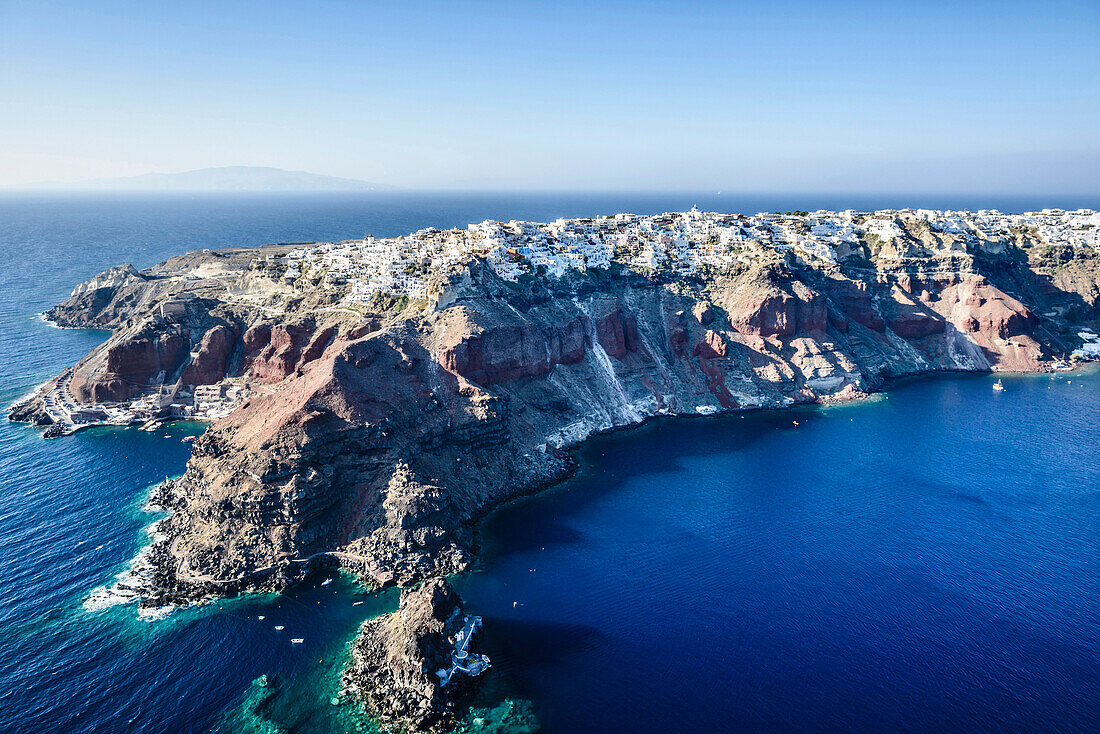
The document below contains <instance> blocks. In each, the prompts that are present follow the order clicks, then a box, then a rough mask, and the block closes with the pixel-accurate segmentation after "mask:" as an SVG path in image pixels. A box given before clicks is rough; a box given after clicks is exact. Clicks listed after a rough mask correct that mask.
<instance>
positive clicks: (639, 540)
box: [0, 194, 1100, 732]
mask: <svg viewBox="0 0 1100 734" xmlns="http://www.w3.org/2000/svg"><path fill="white" fill-rule="evenodd" d="M692 203H699V205H700V206H701V207H703V208H720V209H724V210H731V211H738V210H742V211H757V210H759V209H769V210H770V209H781V210H786V209H794V208H811V209H812V208H816V207H817V206H828V207H846V206H849V205H850V206H854V207H857V208H876V207H879V206H885V205H891V204H897V203H899V202H892V201H885V200H879V201H876V200H873V199H869V198H865V199H864V200H863V201H859V200H851V199H847V200H844V199H840V198H837V199H836V200H832V201H830V200H825V199H820V198H819V199H816V200H809V201H807V200H806V199H805V198H798V197H791V198H790V200H788V201H782V200H778V199H776V198H774V197H773V198H771V199H768V198H767V197H760V198H758V199H756V200H748V199H742V200H732V199H730V198H728V197H726V198H724V199H716V198H713V197H712V198H710V199H707V198H705V197H699V196H691V195H673V196H667V195H645V196H639V195H600V196H592V195H558V194H550V195H538V196H532V195H519V194H515V195H477V196H474V195H419V194H416V195H414V194H394V195H369V196H363V195H356V196H345V195H337V196H304V197H302V196H296V197H287V196H237V197H186V196H147V197H117V196H116V197H96V196H78V197H59V196H44V195H39V196H14V195H13V196H3V197H0V225H2V226H0V252H3V253H4V254H5V256H6V263H5V267H4V268H2V269H0V343H2V346H3V347H4V349H3V354H4V359H3V360H2V361H0V400H2V401H3V402H4V404H5V405H7V404H10V403H11V402H12V401H14V400H15V399H16V398H17V397H18V396H20V395H23V394H25V393H26V392H28V391H29V390H30V389H32V388H33V387H34V386H35V385H37V384H39V383H41V382H42V381H44V380H45V379H47V378H48V377H50V376H51V375H53V374H56V373H57V372H59V371H60V370H61V369H62V368H64V367H65V366H67V365H69V364H72V363H73V362H75V361H76V360H77V359H79V357H80V356H82V355H83V354H84V353H86V351H87V350H88V349H90V348H91V347H92V346H94V345H95V344H96V343H98V342H99V341H101V340H102V339H103V338H104V337H105V335H104V334H103V333H100V332H82V331H61V330H57V329H53V328H52V327H49V326H48V325H46V324H44V323H43V322H42V321H41V320H39V319H37V318H36V316H35V315H36V314H37V313H39V312H41V311H43V310H45V309H46V308H49V307H50V306H52V305H53V304H54V303H56V302H57V301H59V300H61V299H63V298H64V297H65V296H66V295H67V293H68V291H69V289H70V288H71V287H72V286H73V285H74V284H75V283H76V282H78V281H80V280H82V279H84V278H87V277H89V276H91V275H93V274H95V273H96V272H99V271H101V270H103V269H105V268H107V267H109V266H111V265H115V264H118V263H120V262H132V263H134V264H135V265H137V266H139V267H141V266H145V265H149V264H152V263H154V262H157V261H159V260H162V259H164V258H166V257H168V256H170V255H172V254H176V253H179V252H182V251H184V250H187V249H194V248H198V247H218V246H227V245H232V244H261V243H263V242H267V241H300V240H310V239H329V238H346V237H352V236H358V235H360V234H362V233H363V232H366V231H370V232H373V233H374V234H378V235H396V234H400V233H402V232H407V231H411V230H415V229H418V228H420V227H424V226H429V225H432V226H453V225H462V224H465V223H466V222H468V221H478V220H481V219H484V218H486V217H497V218H505V219H507V218H511V217H521V218H531V219H541V220H546V219H553V218H556V217H557V216H574V215H586V214H593V213H600V212H613V211H618V210H634V211H659V210H665V209H681V208H687V207H690V206H691V204H692ZM916 203H918V204H923V205H927V206H945V205H954V206H960V205H962V206H999V207H1001V208H1003V209H1012V208H1017V209H1018V208H1037V207H1041V206H1049V205H1052V204H1058V203H1064V204H1067V205H1077V204H1082V205H1087V204H1089V202H1041V201H1037V202H1016V203H1014V202H997V201H977V202H937V201H917V202H916ZM1068 380H1069V381H1072V385H1071V384H1069V382H1068V381H1066V380H1060V381H1053V382H1051V381H1049V378H1045V377H1030V378H1010V379H1007V380H1006V384H1007V385H1008V387H1009V389H1008V390H1007V391H1006V392H1005V393H1004V394H1001V395H995V394H993V393H992V391H991V390H990V389H989V382H990V380H989V379H987V378H985V377H959V378H950V379H944V380H933V381H928V382H921V383H915V384H911V385H907V386H903V387H901V388H899V389H898V390H896V391H895V392H893V393H892V394H891V395H890V398H889V399H888V400H881V401H878V402H874V403H870V404H867V405H861V406H851V407H845V408H838V409H832V410H827V411H809V412H805V413H804V414H802V415H800V416H799V417H798V420H799V423H800V424H801V425H800V426H799V427H798V428H797V429H796V428H794V427H793V426H792V425H790V418H791V414H760V415H755V416H749V417H746V418H745V419H740V418H736V419H714V420H702V419H700V420H690V421H682V422H665V423H663V424H655V425H653V426H651V427H647V428H644V429H641V430H640V431H637V432H634V433H631V434H623V435H620V436H614V437H609V438H604V439H600V440H598V441H597V442H595V443H594V444H593V445H592V447H590V448H589V449H588V450H586V452H585V456H586V467H587V468H586V470H585V472H584V473H583V474H582V476H580V477H578V478H577V479H576V480H574V481H573V482H571V483H569V484H568V485H567V486H566V487H563V488H561V489H559V490H555V491H553V492H551V493H548V494H546V495H544V496H541V497H539V498H535V499H533V500H530V501H525V502H522V503H519V504H517V505H515V506H513V507H510V508H508V509H506V510H505V511H502V512H501V513H499V514H498V515H497V516H495V517H494V519H493V520H492V521H491V522H490V523H489V524H488V525H487V528H486V533H485V546H486V552H485V555H484V557H483V563H482V565H481V568H480V570H479V571H478V572H477V573H474V574H471V575H468V576H466V577H463V578H461V579H459V580H457V581H456V583H458V584H459V585H460V586H461V587H462V591H463V594H464V595H465V596H466V598H467V601H468V604H469V606H470V607H471V608H472V610H473V611H475V612H477V613H481V614H484V615H485V616H486V619H487V621H488V623H489V624H488V640H487V644H488V645H489V647H490V648H491V649H490V653H491V654H492V656H493V658H494V665H495V668H494V670H495V674H496V675H497V676H498V678H497V679H495V680H494V686H500V687H501V690H506V691H507V692H508V693H511V694H514V695H516V696H520V697H523V698H528V699H531V700H532V701H533V702H534V706H535V709H536V711H537V713H538V714H539V716H540V718H542V720H543V721H544V722H545V723H546V726H547V730H548V731H552V732H571V731H608V730H625V731H638V732H644V731H669V730H674V731H679V730H718V731H724V730H761V729H763V730H792V729H794V730H811V731H813V730H818V731H824V730H830V731H841V730H843V731H851V730H872V729H903V730H904V729H908V730H914V731H917V730H929V729H945V728H946V729H955V730H960V729H967V730H988V731H992V730H997V729H1014V730H1059V731H1066V730H1080V731H1087V730H1094V729H1095V728H1096V724H1097V721H1098V718H1100V717H1098V709H1097V706H1098V704H1097V703H1096V701H1098V700H1100V698H1098V697H1097V696H1096V693H1097V692H1098V691H1097V687H1098V685H1100V683H1098V674H1097V670H1098V669H1100V665H1098V664H1097V663H1098V660H1097V658H1098V653H1097V651H1098V649H1100V643H1098V637H1100V632H1098V629H1100V608H1098V604H1100V602H1098V599H1100V594H1098V592H1100V588H1098V584H1100V582H1098V577H1097V573H1096V568H1095V563H1097V558H1098V555H1097V550H1098V548H1097V540H1096V538H1097V537H1098V536H1097V532H1096V531H1097V529H1098V528H1097V524H1098V523H1097V517H1098V515H1097V512H1098V511H1100V475H1098V473H1097V469H1096V440H1097V438H1098V436H1097V431H1096V420H1097V418H1098V417H1100V416H1098V389H1100V388H1098V378H1097V377H1095V376H1089V377H1086V378H1081V377H1078V376H1072V377H1070V378H1068ZM196 430H199V427H196V426H188V425H184V424H178V425H175V426H172V427H170V428H168V429H165V430H162V431H158V432H156V433H152V434H150V433H143V432H138V431H129V430H126V431H106V430H97V431H88V432H85V433H81V434H78V435H77V436H74V437H71V438H68V439H63V440H56V441H48V442H47V441H42V440H41V439H40V438H39V437H38V435H37V434H36V433H35V432H34V431H33V430H32V429H30V428H28V427H26V426H22V425H16V424H10V423H8V422H6V421H4V422H0V731H28V732H38V731H43V732H45V731H77V732H79V731H85V732H90V731H120V732H121V731H125V732H164V731H208V730H212V729H221V730H225V731H240V730H247V729H254V730H269V731H273V730H276V728H275V727H278V728H279V729H282V730H286V731H300V732H311V731H315V732H321V731H343V730H348V729H351V728H354V727H355V726H356V725H358V724H359V723H361V722H358V721H356V720H355V718H354V717H352V716H351V715H350V712H349V711H348V707H346V706H337V707H334V706H332V705H331V703H330V702H329V698H330V697H331V695H330V694H331V693H332V692H333V691H332V689H333V687H334V686H335V682H334V671H335V670H337V669H338V663H337V661H338V660H339V659H341V656H342V655H343V652H344V647H345V645H346V643H347V641H348V640H349V639H350V638H351V636H352V635H353V634H354V632H355V629H356V627H357V625H358V624H359V622H360V621H362V619H364V618H366V617H367V616H369V615H370V614H374V613H378V612H381V611H385V610H387V609H389V608H392V605H393V604H394V598H393V596H392V594H389V595H385V594H383V595H366V594H364V593H362V592H361V591H360V590H358V589H357V588H356V587H355V586H354V585H353V584H351V583H350V582H349V581H347V580H346V579H345V578H343V577H341V576H337V577H334V578H335V580H334V581H333V582H332V583H330V584H328V585H327V586H322V585H321V581H322V580H323V579H320V578H319V579H317V580H316V581H315V582H314V583H312V584H310V585H308V586H306V587H304V588H301V589H298V590H296V591H295V592H294V593H293V594H290V595H288V596H286V597H283V598H270V597H250V598H247V599H240V600H231V601H227V602H223V603H220V604H217V605H212V606H210V607H205V608H202V609H192V610H185V611H183V612H181V613H178V614H176V615H173V616H172V617H170V618H169V619H167V620H162V621H158V622H145V621H140V620H138V619H137V618H136V617H135V615H134V614H133V610H131V609H126V608H115V609H112V610H109V611H107V612H102V613H96V614H91V613H88V612H86V611H85V610H83V608H82V607H81V602H82V600H83V599H84V598H85V597H86V595H87V594H88V592H90V591H91V590H92V589H94V588H95V587H97V586H100V585H102V584H104V583H107V582H108V581H110V580H111V578H112V577H113V575H114V574H115V573H117V572H118V571H119V570H120V569H121V568H122V567H123V565H124V564H125V563H126V561H128V560H129V558H131V557H132V556H133V554H134V553H135V552H136V551H137V549H138V548H139V547H140V545H141V544H142V543H143V542H144V534H143V527H144V526H145V525H146V524H147V523H148V522H149V521H150V520H151V519H152V518H151V517H149V516H147V515H145V514H144V513H142V512H141V511H140V498H141V496H142V494H143V493H144V491H145V490H146V489H147V488H148V487H149V486H150V485H151V484H154V483H155V482H157V481H160V480H162V479H163V478H164V477H165V476H166V475H173V474H177V473H179V472H180V471H182V470H183V467H184V464H185V462H186V458H187V454H188V450H189V449H188V446H187V444H185V443H183V442H182V441H181V440H180V439H181V438H182V437H183V436H184V435H187V434H188V433H193V432H195V431H196ZM356 602H362V604H359V605H356ZM513 605H514V606H513ZM260 615H263V616H264V617H265V619H264V620H262V621H261V620H259V619H258V617H259V616H260ZM275 625H283V626H285V627H286V629H285V631H284V632H282V633H278V632H276V631H275V630H274V626H275ZM290 637H304V638H305V639H306V642H305V643H304V644H303V645H301V646H291V645H290V644H289V640H288V638H290ZM265 674H266V675H268V676H269V680H270V681H271V684H270V686H269V688H268V689H263V690H257V687H256V686H255V685H253V681H255V680H256V679H257V678H259V677H260V676H261V675H265Z"/></svg>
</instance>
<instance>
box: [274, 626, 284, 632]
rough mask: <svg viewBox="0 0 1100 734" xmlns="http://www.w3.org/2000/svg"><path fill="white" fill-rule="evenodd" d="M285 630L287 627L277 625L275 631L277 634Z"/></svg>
mask: <svg viewBox="0 0 1100 734" xmlns="http://www.w3.org/2000/svg"><path fill="white" fill-rule="evenodd" d="M285 629H286V627H284V626H282V625H281V624H277V625H275V631H276V632H282V631H283V630H285Z"/></svg>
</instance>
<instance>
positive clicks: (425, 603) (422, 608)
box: [345, 579, 476, 732]
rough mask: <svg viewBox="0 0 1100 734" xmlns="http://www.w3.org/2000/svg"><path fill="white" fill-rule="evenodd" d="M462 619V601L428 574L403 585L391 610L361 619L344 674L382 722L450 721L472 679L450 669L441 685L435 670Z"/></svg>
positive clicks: (444, 664) (416, 725)
mask: <svg viewBox="0 0 1100 734" xmlns="http://www.w3.org/2000/svg"><path fill="white" fill-rule="evenodd" d="M463 623H464V617H463V614H462V603H461V601H460V600H459V598H458V594H456V593H455V592H454V590H453V589H452V588H451V587H450V585H449V584H448V583H447V582H446V581H443V580H442V579H434V580H432V581H428V582H426V583H425V584H424V585H423V586H421V587H420V588H419V589H415V590H406V591H404V592H402V594H401V605H400V607H399V608H398V610H397V611H396V612H393V613H392V614H386V615H383V616H381V617H376V618H375V619H370V620H368V621H367V622H365V623H364V624H363V627H362V629H361V631H360V635H359V638H358V639H357V640H356V642H355V645H354V647H353V648H352V655H351V664H350V666H349V667H348V669H347V671H346V673H345V679H346V681H347V682H348V684H349V685H350V686H351V687H352V688H353V690H355V691H356V692H357V694H358V696H359V698H360V699H361V700H362V701H363V703H364V705H365V706H366V708H367V711H368V712H369V713H370V714H371V715H372V716H373V717H374V718H375V719H376V720H377V721H378V722H379V723H381V724H382V725H383V726H385V727H387V728H390V729H396V730H398V731H411V732H420V731H436V730H442V729H443V728H444V727H446V726H447V725H448V724H450V723H451V722H452V721H453V719H454V714H453V712H454V705H455V701H456V700H457V699H459V698H461V697H462V696H463V695H464V694H466V693H467V692H468V690H469V687H470V684H471V680H472V679H471V678H469V677H468V676H466V675H464V674H462V673H456V674H455V676H454V677H453V678H452V679H451V681H450V682H448V683H447V685H446V686H444V685H442V684H441V681H440V677H439V676H438V675H437V672H436V671H438V670H440V669H444V670H446V669H449V668H450V667H451V659H450V656H451V651H452V649H453V648H454V639H455V636H456V634H457V633H458V632H459V631H460V630H461V629H462V627H463ZM474 643H475V644H476V639H475V641H474ZM471 649H476V648H471Z"/></svg>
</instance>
